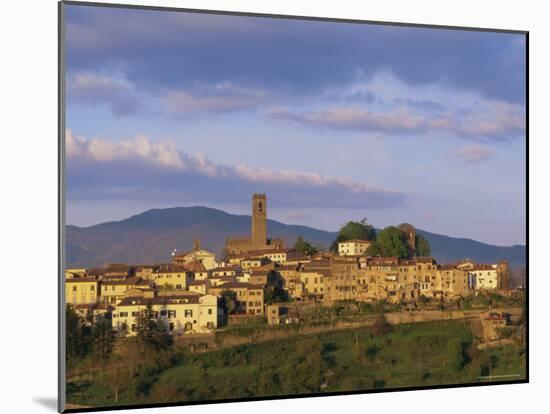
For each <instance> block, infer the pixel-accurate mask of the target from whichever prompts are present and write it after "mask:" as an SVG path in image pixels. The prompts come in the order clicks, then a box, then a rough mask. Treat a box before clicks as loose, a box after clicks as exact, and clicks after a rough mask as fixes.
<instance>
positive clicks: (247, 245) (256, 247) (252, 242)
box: [225, 194, 285, 255]
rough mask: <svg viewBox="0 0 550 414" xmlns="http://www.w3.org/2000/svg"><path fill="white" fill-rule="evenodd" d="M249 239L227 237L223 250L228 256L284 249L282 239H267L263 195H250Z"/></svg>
mask: <svg viewBox="0 0 550 414" xmlns="http://www.w3.org/2000/svg"><path fill="white" fill-rule="evenodd" d="M251 224H252V225H251V227H250V237H243V236H241V237H228V238H227V239H226V240H225V249H226V251H227V253H228V254H230V255H238V254H245V253H248V252H254V254H256V255H258V254H259V253H260V252H261V251H265V250H273V249H284V248H285V240H284V239H282V238H271V239H270V238H268V237H267V197H266V195H265V194H253V195H252V223H251Z"/></svg>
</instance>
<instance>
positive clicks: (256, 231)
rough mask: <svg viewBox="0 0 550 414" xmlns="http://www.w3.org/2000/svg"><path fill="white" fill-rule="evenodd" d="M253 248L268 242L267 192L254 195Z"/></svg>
mask: <svg viewBox="0 0 550 414" xmlns="http://www.w3.org/2000/svg"><path fill="white" fill-rule="evenodd" d="M251 236H252V237H251V242H252V246H253V248H256V247H262V246H265V245H266V243H267V200H266V196H265V194H256V193H255V194H254V195H253V196H252V234H251Z"/></svg>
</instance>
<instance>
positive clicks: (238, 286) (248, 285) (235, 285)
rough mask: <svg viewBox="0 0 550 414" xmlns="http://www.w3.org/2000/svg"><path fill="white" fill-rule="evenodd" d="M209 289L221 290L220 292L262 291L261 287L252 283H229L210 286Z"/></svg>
mask: <svg viewBox="0 0 550 414" xmlns="http://www.w3.org/2000/svg"><path fill="white" fill-rule="evenodd" d="M211 289H221V290H230V289H256V290H262V288H261V287H258V285H255V284H253V283H240V282H229V283H224V284H223V285H218V286H212V288H211Z"/></svg>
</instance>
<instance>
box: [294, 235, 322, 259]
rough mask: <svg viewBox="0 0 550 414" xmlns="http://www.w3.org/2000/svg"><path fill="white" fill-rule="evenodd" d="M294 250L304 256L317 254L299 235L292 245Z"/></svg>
mask: <svg viewBox="0 0 550 414" xmlns="http://www.w3.org/2000/svg"><path fill="white" fill-rule="evenodd" d="M294 250H296V251H297V252H299V253H302V254H304V255H306V256H313V255H314V254H317V251H318V250H317V249H316V248H315V247H313V246H312V245H311V243H309V242H308V241H306V240H304V237H303V236H302V235H299V236H298V238H297V239H296V242H295V243H294Z"/></svg>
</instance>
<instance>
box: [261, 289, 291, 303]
mask: <svg viewBox="0 0 550 414" xmlns="http://www.w3.org/2000/svg"><path fill="white" fill-rule="evenodd" d="M264 300H265V303H267V304H268V305H271V304H272V303H278V302H288V292H287V291H286V290H285V289H282V288H279V287H273V286H267V287H266V288H265V289H264Z"/></svg>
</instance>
